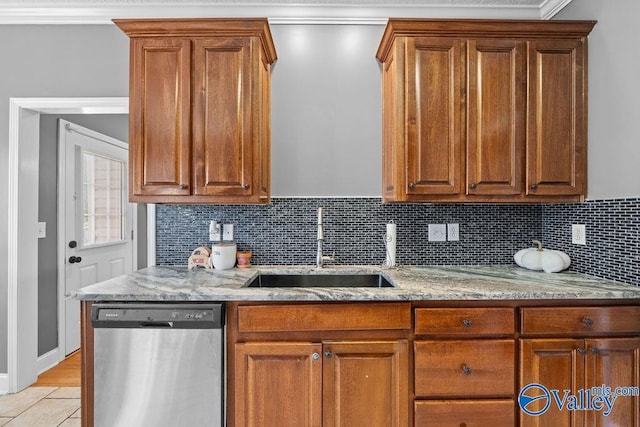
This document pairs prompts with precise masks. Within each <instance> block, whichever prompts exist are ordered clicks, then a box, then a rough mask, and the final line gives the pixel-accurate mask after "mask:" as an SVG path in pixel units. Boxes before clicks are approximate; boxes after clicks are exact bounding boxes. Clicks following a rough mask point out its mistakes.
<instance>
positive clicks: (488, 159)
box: [467, 40, 526, 195]
mask: <svg viewBox="0 0 640 427" xmlns="http://www.w3.org/2000/svg"><path fill="white" fill-rule="evenodd" d="M467 48H468V51H469V53H468V58H469V65H468V69H469V77H468V78H469V90H468V92H469V104H468V116H467V120H468V123H467V127H468V134H467V193H468V194H483V195H509V194H520V192H521V191H522V182H523V179H522V170H523V168H524V145H525V133H524V129H525V92H526V79H525V77H526V68H525V56H526V53H525V52H526V50H525V44H524V43H523V42H519V41H512V40H470V41H469V43H468V47H467Z"/></svg>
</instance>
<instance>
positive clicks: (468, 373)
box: [462, 365, 471, 375]
mask: <svg viewBox="0 0 640 427" xmlns="http://www.w3.org/2000/svg"><path fill="white" fill-rule="evenodd" d="M462 372H464V374H465V375H471V368H470V367H468V366H467V365H462Z"/></svg>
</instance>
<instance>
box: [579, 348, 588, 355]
mask: <svg viewBox="0 0 640 427" xmlns="http://www.w3.org/2000/svg"><path fill="white" fill-rule="evenodd" d="M577 350H578V353H580V354H581V355H582V356H584V355H585V354H587V350H585V349H584V348H582V347H580V348H578V349H577Z"/></svg>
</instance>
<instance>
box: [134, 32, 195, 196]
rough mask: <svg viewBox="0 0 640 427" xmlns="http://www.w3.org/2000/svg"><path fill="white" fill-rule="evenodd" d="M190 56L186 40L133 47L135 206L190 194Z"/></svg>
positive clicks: (141, 43)
mask: <svg viewBox="0 0 640 427" xmlns="http://www.w3.org/2000/svg"><path fill="white" fill-rule="evenodd" d="M190 52H191V43H190V41H189V40H187V39H171V40H165V39H161V40H147V39H136V40H132V42H131V68H132V69H131V81H130V85H131V90H130V97H129V99H130V108H129V110H130V117H129V127H130V136H129V138H130V145H129V150H130V153H129V156H130V192H129V194H130V200H131V201H137V200H138V199H136V196H151V195H173V196H176V195H188V194H189V193H190V164H191V157H190V156H191V152H190V150H191V148H190V147H191V144H190V137H191V133H190V120H191V116H190V108H191V101H190V100H191V98H190V90H191V89H190V76H191V57H190ZM140 201H144V199H140Z"/></svg>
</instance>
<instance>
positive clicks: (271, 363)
mask: <svg viewBox="0 0 640 427" xmlns="http://www.w3.org/2000/svg"><path fill="white" fill-rule="evenodd" d="M235 350H236V358H235V363H236V364H235V387H234V389H235V399H236V406H235V408H236V409H235V414H229V417H235V425H236V426H237V427H245V426H246V427H263V426H282V427H287V426H288V427H311V426H314V427H317V426H320V423H321V420H322V358H320V357H318V358H317V359H316V360H314V358H313V354H314V353H316V354H318V355H321V354H322V345H320V344H310V343H272V342H264V343H245V344H236V346H235Z"/></svg>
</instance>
